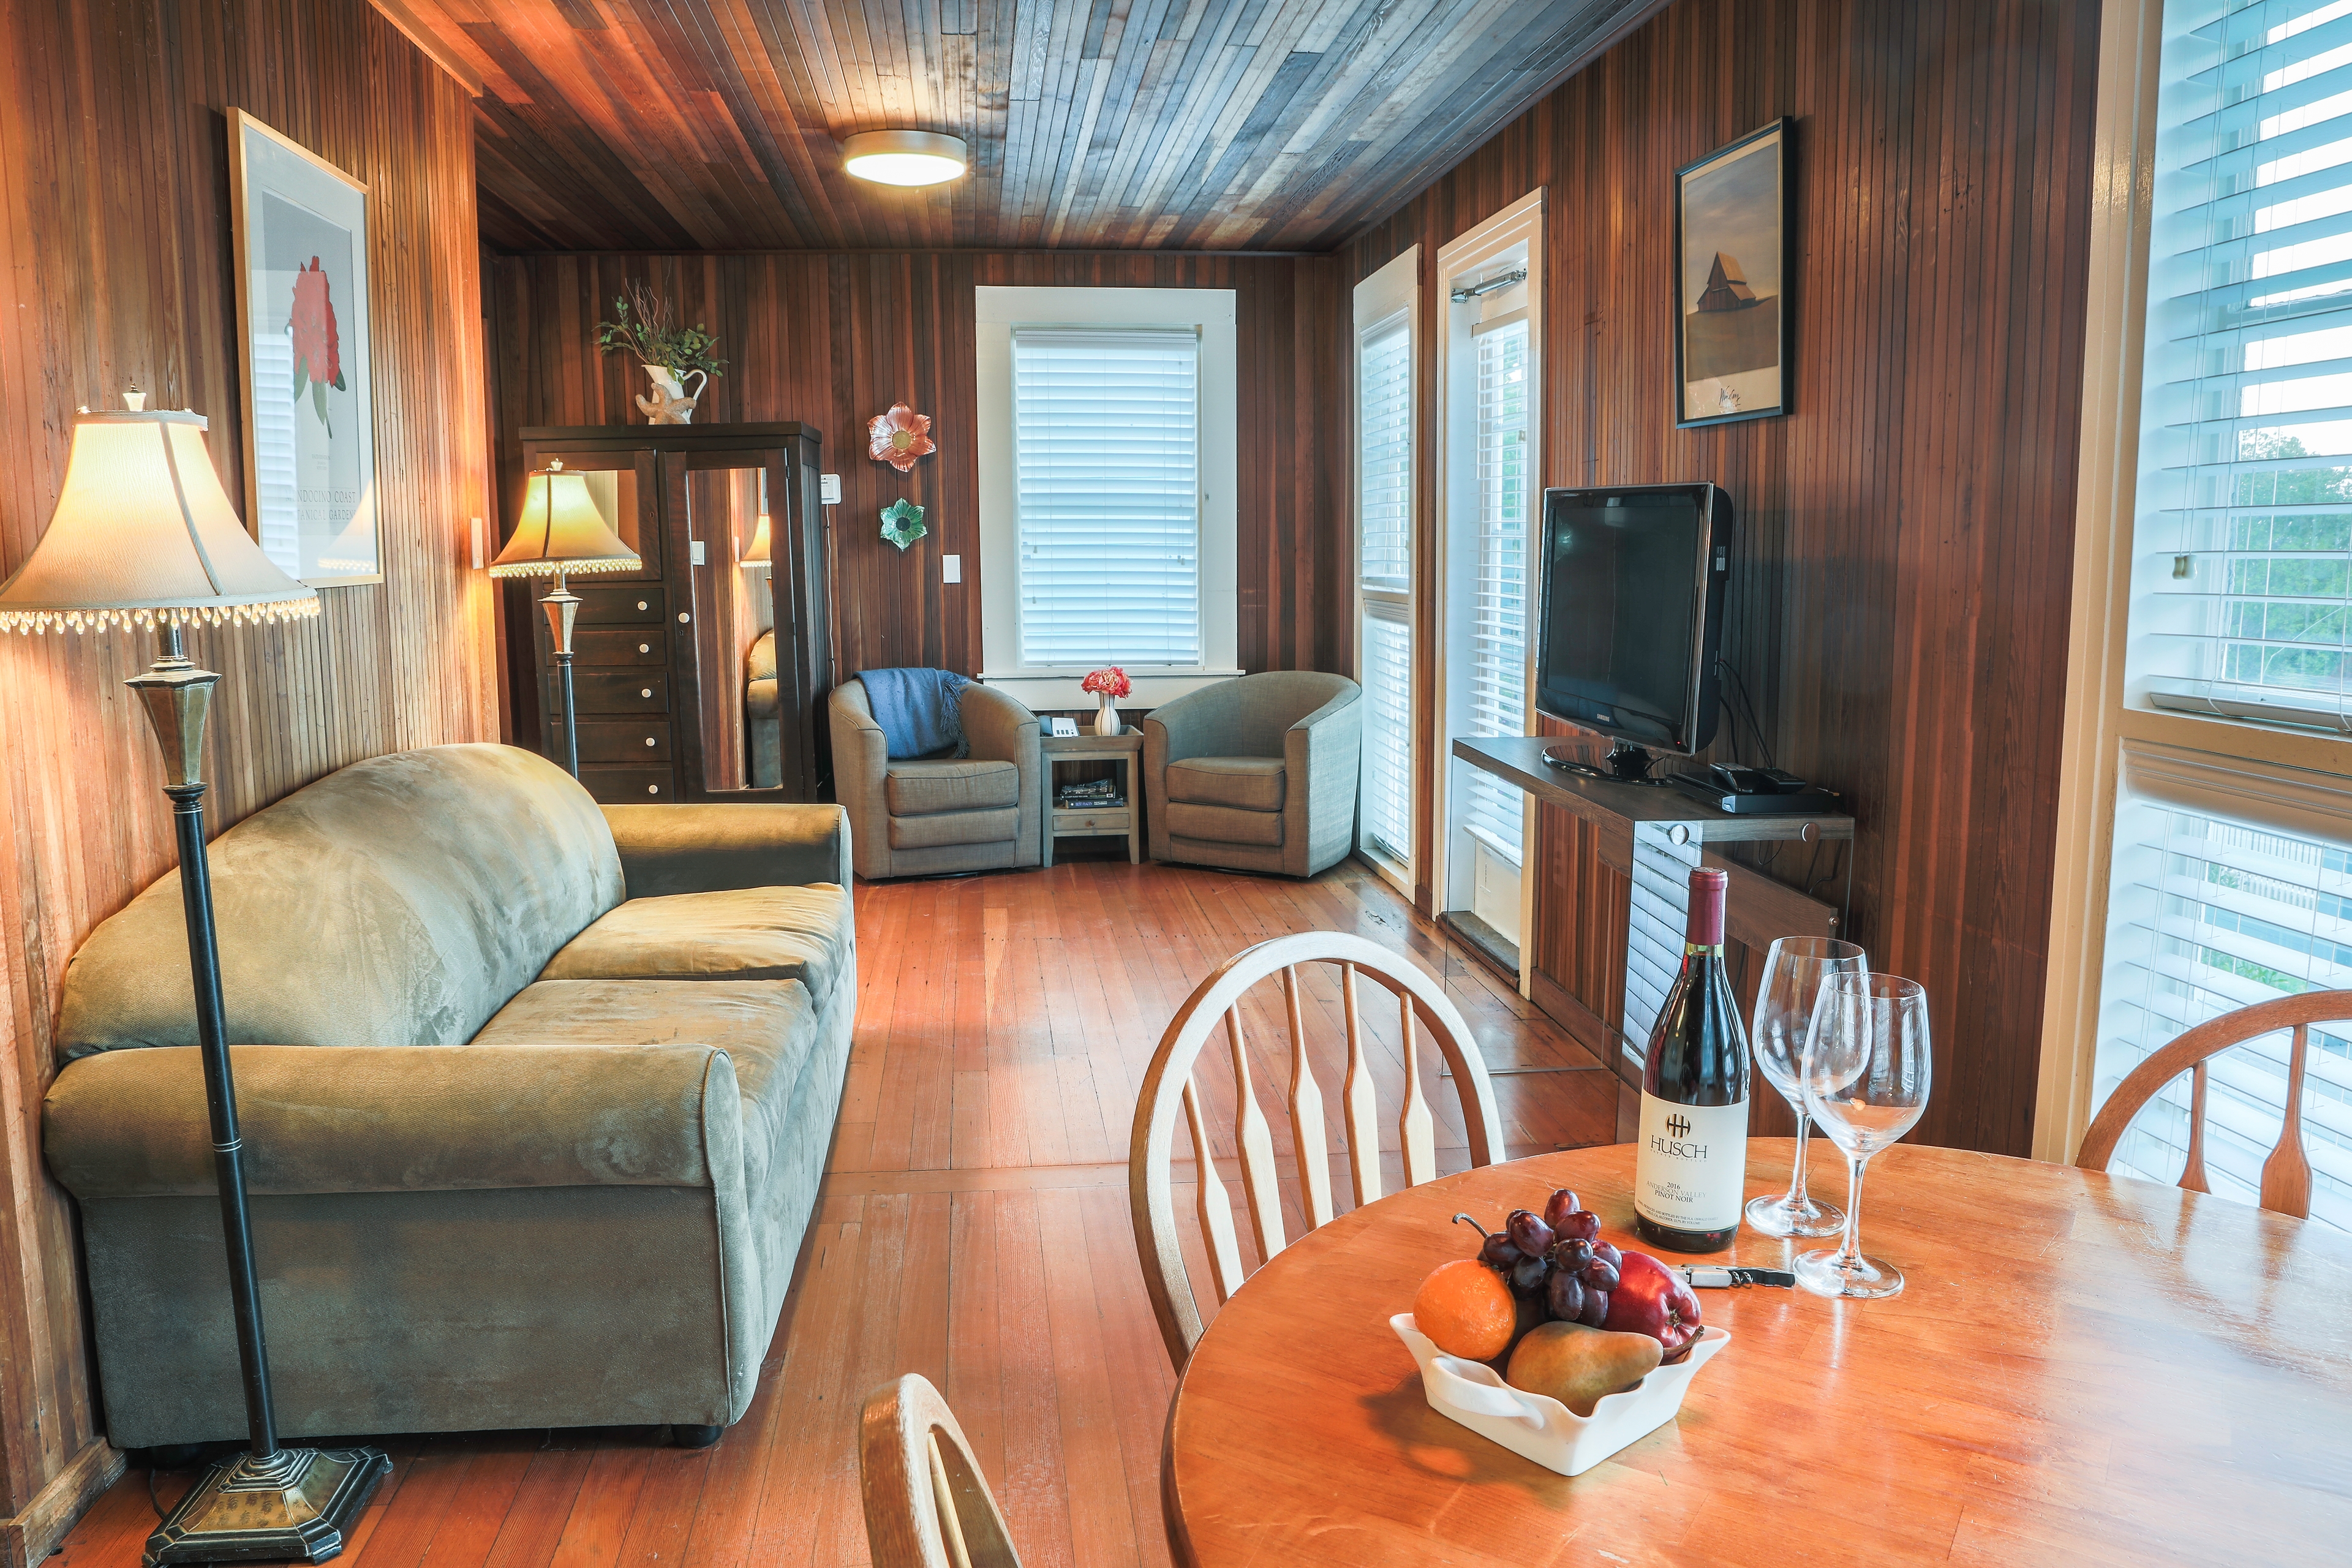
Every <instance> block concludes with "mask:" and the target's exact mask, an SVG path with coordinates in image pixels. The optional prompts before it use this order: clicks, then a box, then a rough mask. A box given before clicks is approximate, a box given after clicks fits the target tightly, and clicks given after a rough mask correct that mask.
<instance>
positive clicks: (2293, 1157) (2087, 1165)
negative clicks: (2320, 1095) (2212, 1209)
mask: <svg viewBox="0 0 2352 1568" xmlns="http://www.w3.org/2000/svg"><path fill="white" fill-rule="evenodd" d="M2344 1018H2352V991H2306V992H2305V993H2304V994H2301V995H2300V996H2281V997H2279V998H2277V999H2276V1000H2274V1001H2270V1002H2257V1003H2254V1004H2253V1005H2252V1006H2247V1007H2241V1008H2239V1009H2238V1010H2237V1011H2236V1012H2234V1013H2224V1014H2222V1015H2221V1016H2220V1017H2218V1018H2210V1019H2208V1020H2207V1021H2206V1022H2204V1023H2202V1024H2200V1025H2198V1026H2196V1027H2195V1028H2193V1029H2189V1030H2186V1031H2184V1032H2183V1033H2182V1034H2181V1035H2180V1036H2179V1037H2178V1038H2176V1039H2174V1040H2173V1041H2172V1042H2171V1044H2169V1045H2168V1046H2166V1047H2164V1048H2163V1049H2161V1050H2159V1051H2158V1052H2157V1053H2156V1054H2155V1055H2154V1056H2152V1057H2150V1058H2147V1060H2146V1061H2144V1062H2142V1063H2140V1064H2139V1066H2137V1067H2136V1068H2132V1070H2131V1071H2130V1072H2129V1073H2127V1074H2126V1075H2125V1077H2124V1080H2123V1082H2121V1083H2119V1084H2117V1085H2116V1091H2115V1092H2114V1093H2113V1094H2111V1095H2109V1096H2108V1097H2107V1103H2106V1104H2105V1107H2103V1108H2102V1109H2101V1110H2100V1111H2099V1114H2098V1116H2097V1117H2096V1118H2095V1120H2094V1121H2092V1122H2091V1127H2090V1131H2087V1132H2084V1134H2083V1147H2082V1149H2081V1151H2080V1152H2078V1153H2077V1154H2076V1155H2075V1156H2074V1163H2075V1164H2076V1165H2077V1166H2079V1167H2080V1168H2082V1169H2083V1170H2085V1171H2104V1170H2105V1169H2106V1168H2107V1162H2108V1161H2109V1160H2110V1159H2112V1158H2114V1156H2115V1152H2116V1144H2117V1143H2119V1142H2122V1141H2123V1135H2124V1132H2125V1131H2126V1129H2128V1128H2129V1127H2130V1126H2131V1122H2132V1118H2133V1117H2135V1116H2137V1115H2138V1114H2139V1112H2140V1109H2141V1108H2142V1107H2143V1106H2145V1105H2147V1102H2148V1101H2149V1100H2153V1099H2155V1098H2156V1094H2157V1091H2158V1089H2162V1088H2163V1087H2164V1086H2165V1085H2166V1084H2168V1083H2170V1082H2171V1081H2172V1080H2173V1079H2176V1078H2179V1076H2180V1075H2181V1074H2182V1073H2184V1072H2187V1073H2189V1074H2191V1075H2193V1077H2192V1081H2191V1087H2190V1090H2189V1157H2188V1159H2187V1160H2186V1161H2185V1162H2184V1163H2183V1164H2182V1168H2181V1172H2180V1183H2179V1184H2180V1185H2181V1186H2183V1187H2186V1188H2187V1189H2189V1191H2190V1192H2193V1193H2210V1192H2211V1191H2212V1190H2213V1188H2212V1186H2211V1184H2210V1182H2209V1180H2208V1179H2207V1177H2206V1174H2205V1091H2206V1077H2207V1074H2206V1063H2207V1062H2208V1061H2210V1059H2211V1058H2214V1057H2217V1056H2219V1055H2221V1053H2222V1052H2223V1051H2226V1050H2228V1049H2229V1048H2230V1047H2232V1046H2240V1045H2243V1044H2244V1043H2245V1042H2246V1041H2248V1040H2252V1039H2257V1038H2259V1037H2262V1036H2263V1035H2271V1034H2276V1033H2277V1032H2278V1031H2279V1030H2281V1029H2293V1030H2294V1044H2293V1045H2292V1046H2291V1047H2289V1048H2288V1053H2287V1068H2286V1108H2285V1113H2284V1116H2283V1117H2282V1118H2281V1120H2280V1124H2279V1136H2278V1142H2277V1143H2276V1144H2275V1145H2273V1147H2272V1149H2271V1156H2270V1158H2269V1159H2267V1160H2265V1161H2263V1181H2262V1205H2263V1207H2264V1208H2266V1209H2270V1210H2272V1211H2273V1212H2275V1213H2278V1214H2287V1215H2294V1217H2295V1218H2297V1219H2308V1218H2310V1217H2311V1160H2310V1157H2309V1156H2308V1155H2306V1154H2305V1152H2304V1148H2303V1078H2304V1069H2305V1064H2306V1061H2307V1059H2308V1058H2309V1055H2310V1050H2311V1026H2312V1025H2314V1024H2315V1023H2319V1022H2322V1021H2323V1020H2329V1019H2344Z"/></svg>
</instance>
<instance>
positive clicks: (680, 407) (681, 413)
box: [637, 364, 710, 425]
mask: <svg viewBox="0 0 2352 1568" xmlns="http://www.w3.org/2000/svg"><path fill="white" fill-rule="evenodd" d="M645 369H646V377H647V379H649V380H650V381H652V383H653V384H654V395H653V396H651V397H640V398H638V399H637V406H638V407H639V408H641V409H643V410H644V411H645V416H646V420H647V421H648V422H649V423H652V424H655V425H689V424H692V423H693V422H694V405H695V404H696V403H697V402H698V401H699V400H700V399H701V396H702V393H703V388H704V387H708V386H709V384H710V373H709V371H706V370H689V371H686V372H684V373H680V372H678V371H675V370H671V369H669V368H667V367H666V366H663V365H657V364H649V365H647V366H646V367H645ZM695 375H698V376H700V377H702V384H701V385H700V386H698V387H696V388H695V389H694V391H693V392H692V393H691V394H688V392H687V390H686V379H687V377H688V376H695Z"/></svg>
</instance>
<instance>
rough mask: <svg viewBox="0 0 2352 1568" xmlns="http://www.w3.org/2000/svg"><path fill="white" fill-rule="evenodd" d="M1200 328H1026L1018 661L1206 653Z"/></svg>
mask: <svg viewBox="0 0 2352 1568" xmlns="http://www.w3.org/2000/svg"><path fill="white" fill-rule="evenodd" d="M1200 364H1201V349H1200V338H1199V335H1198V334H1197V333H1196V332H1194V331H1191V330H1189V329H1181V328H1180V329H1162V330H1156V331H1155V330H1150V329H1127V330H1117V329H1104V328H1093V329H1080V328H1030V327H1023V328H1019V329H1016V330H1015V331H1014V332H1013V454H1014V457H1013V460H1014V504H1015V506H1016V508H1017V510H1018V513H1019V525H1020V533H1019V539H1020V545H1019V549H1020V611H1021V662H1022V663H1023V665H1024V666H1027V667H1031V668H1087V667H1089V666H1094V665H1099V664H1118V665H1125V666H1129V667H1133V666H1139V665H1140V666H1155V665H1158V666H1175V667H1179V668H1191V667H1197V666H1198V665H1199V664H1200V663H1201V473H1200V421H1201V397H1200Z"/></svg>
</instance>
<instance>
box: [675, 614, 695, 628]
mask: <svg viewBox="0 0 2352 1568" xmlns="http://www.w3.org/2000/svg"><path fill="white" fill-rule="evenodd" d="M693 618H694V617H693V616H689V615H688V614H687V613H686V612H685V611H684V610H680V611H679V612H678V613H677V624H678V625H679V626H684V625H686V623H687V622H688V621H690V620H692V619H693Z"/></svg>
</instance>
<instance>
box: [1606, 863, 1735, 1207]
mask: <svg viewBox="0 0 2352 1568" xmlns="http://www.w3.org/2000/svg"><path fill="white" fill-rule="evenodd" d="M1730 880H1731V879H1730V878H1729V877H1728V876H1727V875H1726V874H1725V873H1724V872H1721V871H1711V870H1706V869H1700V870H1696V871H1693V872H1692V873H1691V874H1690V925H1689V928H1688V930H1687V931H1686V932H1685V936H1684V939H1683V967H1682V973H1679V974H1677V975H1676V976H1675V984H1674V989H1673V990H1671V991H1669V992H1667V993H1666V1005H1664V1007H1662V1008H1660V1009H1659V1010H1658V1025H1657V1027H1656V1028H1655V1029H1654V1030H1653V1031H1652V1032H1651V1035H1650V1055H1649V1058H1648V1060H1646V1061H1645V1062H1643V1065H1642V1133H1641V1142H1640V1144H1639V1145H1638V1147H1637V1148H1636V1150H1635V1152H1634V1155H1633V1227H1634V1229H1636V1230H1638V1231H1639V1232H1641V1234H1642V1238H1643V1240H1644V1241H1649V1242H1654V1243H1655V1244H1656V1245H1657V1246H1660V1247H1666V1248H1669V1249H1670V1250H1672V1251H1675V1252H1719V1251H1721V1250H1722V1249H1723V1248H1725V1247H1728V1246H1730V1245H1731V1238H1732V1237H1733V1235H1734V1234H1735V1233H1737V1232H1738V1229H1739V1214H1740V1206H1741V1202H1742V1200H1743V1199H1744V1198H1745V1197H1746V1195H1747V1194H1746V1184H1747V1176H1748V1031H1747V1030H1746V1029H1744V1028H1742V1027H1741V1026H1740V1023H1739V1011H1738V1008H1737V1007H1736V1006H1734V1005H1733V1004H1732V1000H1731V981H1730V977H1729V976H1728V975H1727V973H1725V970H1724V963H1723V895H1724V890H1725V888H1726V886H1727V884H1728V883H1729V881H1730Z"/></svg>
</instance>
